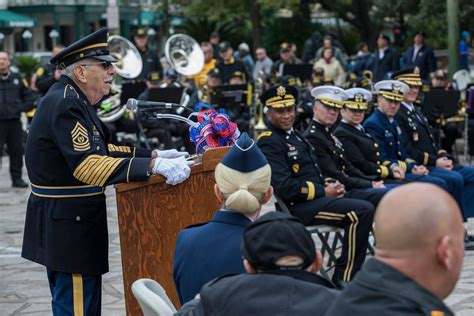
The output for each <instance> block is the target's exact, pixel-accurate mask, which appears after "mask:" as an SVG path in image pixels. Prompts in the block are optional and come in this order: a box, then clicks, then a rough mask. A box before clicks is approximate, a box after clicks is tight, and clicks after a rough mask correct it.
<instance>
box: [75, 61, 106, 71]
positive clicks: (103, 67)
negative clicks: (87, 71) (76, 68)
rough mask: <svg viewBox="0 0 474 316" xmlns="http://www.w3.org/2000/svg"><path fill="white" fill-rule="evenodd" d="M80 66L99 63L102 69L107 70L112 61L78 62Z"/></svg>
mask: <svg viewBox="0 0 474 316" xmlns="http://www.w3.org/2000/svg"><path fill="white" fill-rule="evenodd" d="M79 65H81V66H93V65H101V66H102V69H104V70H109V69H110V67H111V66H113V63H112V62H110V61H101V62H96V63H88V64H79Z"/></svg>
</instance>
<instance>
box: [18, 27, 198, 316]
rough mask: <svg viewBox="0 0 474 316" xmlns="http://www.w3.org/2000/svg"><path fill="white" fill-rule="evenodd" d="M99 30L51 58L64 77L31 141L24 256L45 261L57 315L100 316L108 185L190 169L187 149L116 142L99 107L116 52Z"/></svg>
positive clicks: (41, 109)
mask: <svg viewBox="0 0 474 316" xmlns="http://www.w3.org/2000/svg"><path fill="white" fill-rule="evenodd" d="M107 36H108V31H107V29H106V28H103V29H100V30H98V31H96V32H94V33H92V34H90V35H88V36H86V37H84V38H82V39H80V40H78V41H76V42H74V43H73V44H71V45H70V46H68V47H67V48H65V49H64V50H62V51H61V52H60V53H58V54H57V55H55V56H54V57H53V58H52V59H51V63H52V64H55V65H56V66H57V67H58V68H60V69H61V73H62V75H61V78H60V80H59V81H58V82H56V83H55V84H53V86H52V87H51V88H50V89H49V90H48V92H47V93H46V95H45V96H44V97H43V98H42V99H41V100H40V102H39V104H38V107H37V112H36V114H35V118H34V120H33V121H32V124H31V127H30V133H29V135H28V140H27V146H26V167H27V170H28V176H29V178H30V180H31V191H32V192H31V194H30V197H29V199H28V206H27V210H26V220H25V229H24V239H23V249H22V257H23V258H25V259H28V260H31V261H33V262H36V263H39V264H41V265H44V266H45V267H46V271H47V275H48V280H49V285H50V289H51V296H52V310H53V315H73V314H74V315H83V314H84V315H100V313H101V283H102V281H101V277H102V274H104V273H106V272H108V270H109V266H108V233H107V209H106V205H105V194H104V191H105V187H106V186H107V185H110V184H115V183H121V182H130V181H144V180H146V179H147V178H148V176H149V175H151V174H161V175H163V176H165V177H166V182H167V183H168V184H173V185H174V184H178V183H180V182H182V181H184V180H185V179H187V177H188V176H189V174H190V172H191V170H190V168H189V165H191V164H192V161H186V159H185V156H186V155H187V153H184V152H178V151H176V150H171V151H157V150H154V151H151V150H143V149H138V148H133V147H127V146H116V145H113V144H111V143H110V142H109V138H110V133H109V131H108V129H107V127H106V126H105V125H104V124H103V123H102V122H101V120H100V119H99V118H98V116H97V113H96V110H95V108H94V106H95V105H96V104H98V103H99V102H100V100H101V99H102V98H103V97H104V96H106V95H107V94H109V93H110V87H111V83H112V80H113V78H114V75H115V68H114V66H113V65H112V63H113V62H115V59H114V58H113V57H112V56H110V55H109V51H108V46H107Z"/></svg>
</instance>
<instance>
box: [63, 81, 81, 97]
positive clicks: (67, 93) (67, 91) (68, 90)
mask: <svg viewBox="0 0 474 316" xmlns="http://www.w3.org/2000/svg"><path fill="white" fill-rule="evenodd" d="M64 98H75V99H77V98H79V93H77V91H76V89H74V87H73V86H71V85H69V84H68V85H66V86H65V87H64Z"/></svg>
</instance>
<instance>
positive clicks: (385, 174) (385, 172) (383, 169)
mask: <svg viewBox="0 0 474 316" xmlns="http://www.w3.org/2000/svg"><path fill="white" fill-rule="evenodd" d="M380 177H382V178H386V177H388V168H387V167H385V166H380Z"/></svg>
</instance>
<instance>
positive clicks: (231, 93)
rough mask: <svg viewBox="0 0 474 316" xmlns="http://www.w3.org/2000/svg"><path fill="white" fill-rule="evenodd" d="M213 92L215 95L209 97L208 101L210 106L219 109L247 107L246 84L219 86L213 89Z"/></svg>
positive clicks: (247, 88)
mask: <svg viewBox="0 0 474 316" xmlns="http://www.w3.org/2000/svg"><path fill="white" fill-rule="evenodd" d="M214 91H215V93H214V94H213V95H212V96H211V100H210V102H211V105H214V106H216V107H219V108H235V107H241V106H245V105H249V102H248V91H249V85H247V84H238V85H230V84H224V85H219V86H217V87H216V88H215V89H214ZM250 103H251V101H250Z"/></svg>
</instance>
